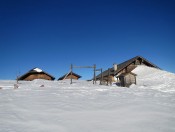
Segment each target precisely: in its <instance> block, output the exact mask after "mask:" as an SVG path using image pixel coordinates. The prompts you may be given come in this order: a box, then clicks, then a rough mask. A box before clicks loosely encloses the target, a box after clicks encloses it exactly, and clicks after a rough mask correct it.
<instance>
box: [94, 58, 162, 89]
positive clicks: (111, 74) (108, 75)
mask: <svg viewBox="0 0 175 132" xmlns="http://www.w3.org/2000/svg"><path fill="white" fill-rule="evenodd" d="M137 65H146V66H149V67H154V68H158V69H160V68H159V67H158V66H156V65H154V64H153V63H151V62H149V61H148V60H146V59H145V58H143V57H141V56H136V57H134V58H132V59H129V60H127V61H125V62H123V63H120V64H118V65H116V68H114V67H112V68H109V69H108V70H106V71H104V72H103V73H102V75H101V74H99V75H97V76H96V79H97V80H102V81H111V82H110V83H112V82H120V85H121V84H123V82H121V81H122V80H121V79H120V78H121V76H120V75H122V76H123V77H124V75H125V76H126V75H127V76H128V73H131V71H132V70H134V69H135V68H136V67H137ZM129 75H130V76H132V75H133V74H129ZM119 76H120V78H119ZM134 76H136V75H134ZM101 77H102V78H101ZM121 86H125V84H123V85H121Z"/></svg>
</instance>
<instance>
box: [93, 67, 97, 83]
mask: <svg viewBox="0 0 175 132" xmlns="http://www.w3.org/2000/svg"><path fill="white" fill-rule="evenodd" d="M93 68H94V79H93V84H96V74H95V72H96V65H95V64H94V66H93Z"/></svg>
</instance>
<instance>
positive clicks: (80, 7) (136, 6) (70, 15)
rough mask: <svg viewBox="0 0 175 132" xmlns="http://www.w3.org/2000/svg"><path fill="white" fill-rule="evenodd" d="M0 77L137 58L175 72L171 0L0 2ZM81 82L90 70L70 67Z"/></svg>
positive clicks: (174, 24) (57, 73)
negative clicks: (36, 68) (37, 70)
mask: <svg viewBox="0 0 175 132" xmlns="http://www.w3.org/2000/svg"><path fill="white" fill-rule="evenodd" d="M0 49H1V51H0V60H1V65H0V79H15V78H16V75H17V74H20V75H22V74H24V73H26V72H27V71H28V70H30V69H32V68H34V67H39V68H41V69H43V70H44V71H46V72H48V73H50V74H51V75H53V76H55V77H56V79H57V78H59V77H60V76H62V75H63V74H65V73H66V72H68V71H69V67H70V64H71V63H72V64H74V65H80V66H84V65H93V64H96V65H97V68H103V69H107V68H109V67H112V64H113V63H121V62H123V61H125V60H128V59H130V58H132V57H135V56H137V55H140V56H143V57H144V58H146V59H148V60H149V61H151V62H153V63H154V64H156V65H158V66H159V67H161V68H162V69H164V70H167V71H170V72H173V73H175V61H174V57H175V0H120V1H119V0H79V1H78V0H70V1H68V0H0ZM74 71H75V72H76V73H78V74H80V75H82V76H83V79H90V78H91V77H92V69H76V70H74Z"/></svg>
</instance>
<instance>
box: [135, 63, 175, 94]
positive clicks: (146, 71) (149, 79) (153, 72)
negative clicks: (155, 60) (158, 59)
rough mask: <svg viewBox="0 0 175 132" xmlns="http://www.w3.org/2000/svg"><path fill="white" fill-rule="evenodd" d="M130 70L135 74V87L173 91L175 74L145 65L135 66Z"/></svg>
mask: <svg viewBox="0 0 175 132" xmlns="http://www.w3.org/2000/svg"><path fill="white" fill-rule="evenodd" d="M132 72H133V73H135V74H137V85H136V86H135V87H141V88H151V89H156V90H159V91H162V92H175V74H173V73H170V72H167V71H163V70H160V69H156V68H152V67H147V66H137V68H135V69H134V70H133V71H132ZM132 87H134V86H132Z"/></svg>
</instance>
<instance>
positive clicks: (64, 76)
mask: <svg viewBox="0 0 175 132" xmlns="http://www.w3.org/2000/svg"><path fill="white" fill-rule="evenodd" d="M70 74H71V72H68V73H67V74H65V75H63V76H61V77H60V78H58V80H63V79H64V78H66V77H67V76H69V75H70ZM72 75H74V76H76V77H78V78H81V76H80V75H78V74H76V73H74V72H72Z"/></svg>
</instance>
